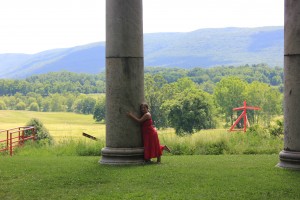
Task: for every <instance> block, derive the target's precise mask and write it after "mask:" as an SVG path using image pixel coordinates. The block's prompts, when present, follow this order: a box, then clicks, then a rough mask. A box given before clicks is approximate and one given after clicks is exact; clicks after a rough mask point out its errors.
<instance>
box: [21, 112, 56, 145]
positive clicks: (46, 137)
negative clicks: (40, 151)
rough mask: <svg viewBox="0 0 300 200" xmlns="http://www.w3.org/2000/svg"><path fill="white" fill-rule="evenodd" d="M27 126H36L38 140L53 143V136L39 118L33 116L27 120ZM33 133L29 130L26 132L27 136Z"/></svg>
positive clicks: (42, 142)
mask: <svg viewBox="0 0 300 200" xmlns="http://www.w3.org/2000/svg"><path fill="white" fill-rule="evenodd" d="M26 126H34V127H35V128H36V140H37V141H38V142H39V143H41V144H52V143H53V138H52V137H51V135H50V133H49V131H48V130H47V128H46V127H45V126H44V125H43V123H42V122H41V121H40V120H39V119H37V118H32V119H31V120H30V121H29V122H27V124H26ZM29 134H31V133H30V132H29V131H26V132H25V136H28V135H29Z"/></svg>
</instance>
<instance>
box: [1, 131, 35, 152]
mask: <svg viewBox="0 0 300 200" xmlns="http://www.w3.org/2000/svg"><path fill="white" fill-rule="evenodd" d="M25 131H29V132H30V134H26V136H25ZM35 135H36V129H35V127H33V126H21V127H17V128H12V129H7V130H0V152H3V151H7V152H9V155H10V156H12V155H13V149H14V147H18V146H22V145H23V144H24V142H25V141H26V140H30V139H32V140H33V141H34V140H35ZM5 138H6V139H5Z"/></svg>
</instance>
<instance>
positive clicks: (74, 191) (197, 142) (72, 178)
mask: <svg viewBox="0 0 300 200" xmlns="http://www.w3.org/2000/svg"><path fill="white" fill-rule="evenodd" d="M33 117H35V118H38V119H40V120H41V121H42V122H43V123H44V125H45V127H46V128H47V129H48V130H49V132H50V134H51V135H52V136H53V137H54V139H55V140H56V144H55V145H54V146H45V147H40V146H38V145H35V144H33V145H27V146H26V147H24V148H20V149H18V150H17V151H16V154H15V155H14V156H13V157H10V156H5V155H3V156H0V183H1V184H0V199H1V200H2V199H3V200H6V199H8V200H14V199H30V200H32V199H300V190H299V189H298V186H299V183H300V173H299V172H296V171H289V170H284V169H280V168H277V167H275V165H276V164H277V163H278V161H279V159H278V152H279V151H280V150H281V149H282V147H283V145H282V139H281V138H274V137H271V136H270V135H268V134H266V133H260V134H246V133H228V132H227V131H226V130H221V129H220V130H204V131H200V132H199V133H196V134H194V135H192V136H188V137H178V136H176V135H175V134H174V130H173V129H166V130H163V131H159V137H160V140H161V143H167V144H168V145H169V146H170V147H172V149H173V153H172V154H165V156H163V158H162V164H150V165H139V166H106V165H100V164H99V163H98V161H99V160H100V159H101V157H100V154H99V153H100V149H101V147H103V145H104V143H103V141H104V139H105V125H104V124H99V123H95V122H94V120H93V119H92V116H91V115H77V114H74V113H41V112H28V111H0V118H1V122H0V129H8V128H13V127H18V126H24V125H25V124H26V122H27V121H29V120H30V119H31V118H33ZM82 132H87V133H89V134H91V135H94V136H96V137H99V138H100V139H101V141H102V142H99V143H96V142H94V141H91V140H89V139H87V138H84V137H83V136H82V135H81V134H82ZM95 152H96V153H95ZM256 152H259V153H260V155H244V154H255V153H256ZM265 153H267V154H268V155H266V154H265ZM98 154H99V155H98ZM189 154H190V155H189ZM195 154H201V155H195ZM205 154H222V155H205ZM229 154H234V155H229ZM78 155H98V156H78Z"/></svg>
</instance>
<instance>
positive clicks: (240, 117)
mask: <svg viewBox="0 0 300 200" xmlns="http://www.w3.org/2000/svg"><path fill="white" fill-rule="evenodd" d="M247 109H248V110H260V107H254V106H247V102H246V101H244V106H243V107H238V108H233V109H232V110H234V111H236V110H243V112H242V114H241V115H240V116H239V117H238V118H237V120H236V121H235V122H234V123H233V125H232V126H231V128H230V129H229V131H235V130H236V129H234V127H235V126H236V125H237V124H238V123H239V122H240V120H241V119H242V118H244V128H243V130H244V132H246V130H247V122H248V118H247Z"/></svg>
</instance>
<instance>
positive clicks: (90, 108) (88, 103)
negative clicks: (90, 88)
mask: <svg viewBox="0 0 300 200" xmlns="http://www.w3.org/2000/svg"><path fill="white" fill-rule="evenodd" d="M82 104H83V106H82V110H81V113H83V114H93V113H94V109H95V105H96V99H94V98H93V97H87V98H85V99H83V102H82Z"/></svg>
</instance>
